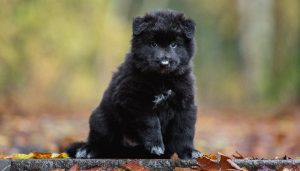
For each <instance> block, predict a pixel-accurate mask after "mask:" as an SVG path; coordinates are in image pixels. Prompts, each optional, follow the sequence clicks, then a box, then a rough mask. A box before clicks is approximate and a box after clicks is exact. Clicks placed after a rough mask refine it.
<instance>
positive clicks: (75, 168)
mask: <svg viewBox="0 0 300 171" xmlns="http://www.w3.org/2000/svg"><path fill="white" fill-rule="evenodd" d="M68 171H79V165H78V163H75V164H74V165H73V166H72V167H70V168H69V170H68Z"/></svg>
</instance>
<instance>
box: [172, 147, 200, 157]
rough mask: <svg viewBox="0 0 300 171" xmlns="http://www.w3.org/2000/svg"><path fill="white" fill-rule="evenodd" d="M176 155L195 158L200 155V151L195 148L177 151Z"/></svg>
mask: <svg viewBox="0 0 300 171" xmlns="http://www.w3.org/2000/svg"><path fill="white" fill-rule="evenodd" d="M178 155H179V158H180V159H195V158H198V157H200V156H202V154H201V152H199V151H198V150H195V149H193V150H187V151H184V152H183V153H179V154H178Z"/></svg>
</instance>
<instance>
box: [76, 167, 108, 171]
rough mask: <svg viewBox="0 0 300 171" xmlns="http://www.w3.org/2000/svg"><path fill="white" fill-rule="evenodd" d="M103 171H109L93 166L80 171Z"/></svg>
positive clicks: (105, 168)
mask: <svg viewBox="0 0 300 171" xmlns="http://www.w3.org/2000/svg"><path fill="white" fill-rule="evenodd" d="M103 170H109V168H107V167H103V166H94V167H90V168H88V169H85V170H82V171H103ZM111 170H112V169H111Z"/></svg>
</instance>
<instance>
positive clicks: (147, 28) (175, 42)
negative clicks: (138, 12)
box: [131, 11, 195, 74]
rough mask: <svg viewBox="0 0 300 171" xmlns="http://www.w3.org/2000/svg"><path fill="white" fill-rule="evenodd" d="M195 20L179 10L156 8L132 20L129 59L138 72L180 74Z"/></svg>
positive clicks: (190, 46) (184, 67) (188, 53)
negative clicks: (130, 55)
mask: <svg viewBox="0 0 300 171" xmlns="http://www.w3.org/2000/svg"><path fill="white" fill-rule="evenodd" d="M194 33H195V23H194V22H193V21H192V20H190V19H187V18H186V17H185V16H184V15H183V14H182V13H178V12H175V11H156V12H152V13H148V14H146V15H145V16H143V17H136V18H135V19H134V21H133V37H132V46H131V53H132V54H133V56H132V60H133V63H134V65H135V67H136V68H137V69H139V70H140V71H141V72H154V73H160V74H171V73H177V74H182V73H184V72H185V71H186V70H187V69H189V68H190V60H191V57H192V56H193V54H194Z"/></svg>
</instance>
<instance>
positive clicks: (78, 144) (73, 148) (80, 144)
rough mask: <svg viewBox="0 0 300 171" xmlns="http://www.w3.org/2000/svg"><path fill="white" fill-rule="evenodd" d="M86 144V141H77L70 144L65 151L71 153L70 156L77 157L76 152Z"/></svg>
mask: <svg viewBox="0 0 300 171" xmlns="http://www.w3.org/2000/svg"><path fill="white" fill-rule="evenodd" d="M84 145H86V143H85V142H75V143H72V144H70V145H69V146H68V147H67V148H66V150H65V151H66V153H67V154H68V155H69V157H71V158H76V153H77V151H78V149H79V148H81V147H83V146H84Z"/></svg>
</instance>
